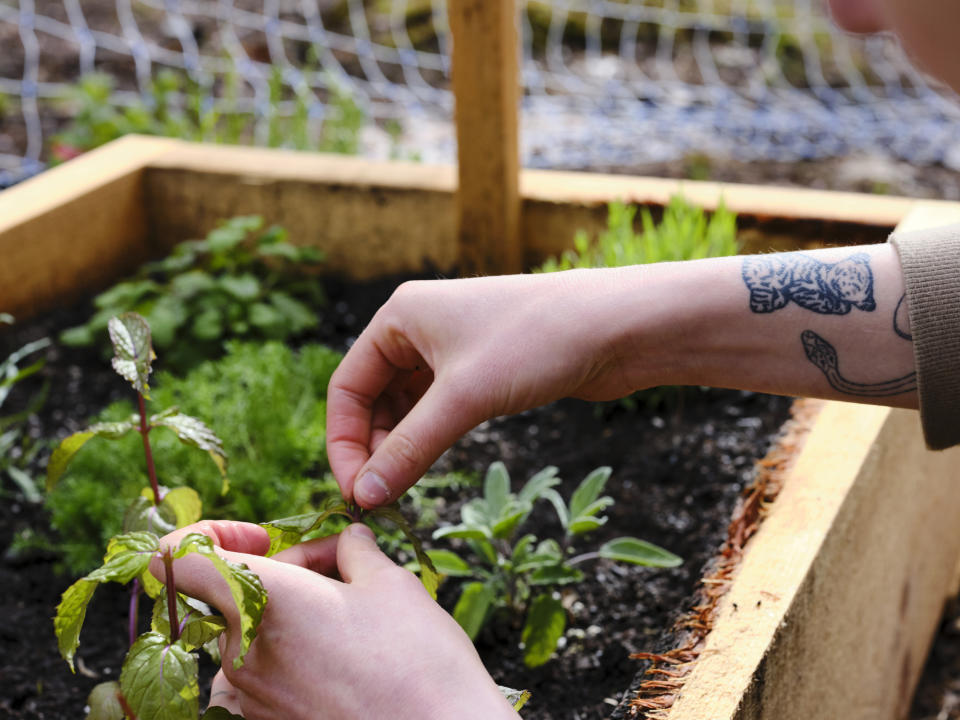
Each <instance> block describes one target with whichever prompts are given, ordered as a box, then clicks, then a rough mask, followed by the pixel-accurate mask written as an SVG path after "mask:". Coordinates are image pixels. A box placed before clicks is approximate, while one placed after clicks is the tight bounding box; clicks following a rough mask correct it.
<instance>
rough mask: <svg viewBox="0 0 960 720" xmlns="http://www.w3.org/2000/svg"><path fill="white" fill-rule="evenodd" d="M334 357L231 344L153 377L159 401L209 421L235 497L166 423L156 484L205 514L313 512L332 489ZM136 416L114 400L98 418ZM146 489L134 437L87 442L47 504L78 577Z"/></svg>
mask: <svg viewBox="0 0 960 720" xmlns="http://www.w3.org/2000/svg"><path fill="white" fill-rule="evenodd" d="M339 361H340V355H339V354H338V353H336V352H334V351H333V350H330V349H328V348H325V347H322V346H317V345H313V346H306V347H304V348H302V349H301V350H300V351H299V352H294V351H292V350H290V349H289V348H287V347H286V346H284V345H282V344H281V343H279V342H268V343H265V344H262V345H260V344H256V343H239V342H231V343H228V344H227V354H226V355H225V356H224V357H223V358H221V359H220V360H218V361H211V362H207V363H204V364H201V365H199V366H198V367H196V368H195V369H194V370H192V371H191V372H190V373H189V374H188V375H186V376H185V377H183V378H178V377H174V376H173V375H170V374H168V373H159V374H158V375H157V377H156V381H155V383H154V385H155V387H153V388H152V390H151V391H152V395H153V402H154V403H155V404H157V405H158V406H160V407H165V406H175V407H179V409H180V412H183V413H189V414H191V415H195V416H198V417H204V418H211V420H210V424H211V426H212V428H213V429H214V430H216V432H217V435H218V436H219V437H221V438H223V440H224V442H223V448H224V451H225V452H226V454H227V455H228V456H229V457H230V473H229V475H230V482H231V486H232V492H231V493H230V494H229V495H227V496H224V495H223V494H222V489H223V488H222V477H221V474H220V471H219V469H218V467H217V465H216V464H215V463H213V462H211V460H210V456H209V453H207V455H208V457H204V453H197V452H195V451H193V450H192V448H191V447H189V446H185V445H183V444H182V442H181V441H180V440H179V438H178V435H177V434H176V432H174V431H171V430H169V429H168V428H166V427H158V428H157V429H156V430H153V431H152V432H151V433H150V440H151V443H152V446H153V453H154V455H155V457H157V459H158V462H160V463H161V464H160V466H159V468H158V472H159V477H160V481H161V482H162V483H163V484H164V485H165V486H167V487H171V488H174V487H179V486H183V485H189V486H191V487H193V488H194V489H196V490H197V492H198V493H199V496H200V498H201V499H202V502H203V507H204V510H205V513H206V515H207V517H211V518H218V517H229V518H233V519H238V520H248V521H252V522H261V521H264V520H267V519H269V518H273V517H280V516H285V515H288V514H290V513H301V512H308V511H310V510H312V509H313V508H314V500H315V498H316V497H320V496H326V495H327V494H328V493H329V492H330V491H331V490H332V489H334V487H335V486H334V483H333V481H332V479H331V478H329V476H328V474H327V473H328V465H327V460H326V455H325V452H324V441H325V438H326V432H325V430H326V403H325V398H326V387H327V384H328V382H329V380H330V376H331V375H332V373H333V370H334V369H335V368H336V366H337V364H338V363H339ZM133 412H134V408H133V406H132V405H131V404H130V403H129V402H119V403H114V404H113V405H111V406H110V407H109V408H107V409H106V410H105V411H104V412H102V413H101V414H100V415H98V416H97V417H96V418H94V422H96V423H110V422H120V423H122V422H125V421H128V420H129V419H130V417H131V414H132V413H133ZM153 422H156V420H153ZM145 483H146V474H145V470H144V462H143V448H142V443H141V439H140V437H139V433H130V435H129V436H126V437H123V438H122V439H120V440H117V441H114V442H106V441H105V440H104V439H103V438H99V437H96V438H93V439H90V440H89V442H88V444H87V445H86V446H85V447H84V449H83V451H82V452H80V453H78V454H77V456H76V458H75V459H74V460H73V461H72V463H71V465H70V471H69V472H68V473H67V474H66V475H65V476H64V477H63V479H62V480H61V481H60V482H59V484H58V485H57V487H56V489H55V490H54V491H53V492H51V493H50V494H49V495H48V498H47V505H48V507H49V508H50V511H51V518H52V520H51V521H52V524H53V526H54V527H55V528H56V529H57V530H58V531H59V533H60V536H61V538H62V549H63V553H64V560H65V562H66V565H67V567H68V568H70V569H71V570H74V571H78V572H84V571H86V570H87V569H89V568H90V567H92V566H93V565H94V564H95V563H96V562H97V559H98V558H99V554H100V549H101V548H102V547H103V544H104V542H105V541H106V540H107V538H109V537H111V536H112V535H114V534H116V533H117V532H119V531H120V530H121V522H122V518H123V516H124V513H125V511H126V508H127V506H128V505H129V504H130V501H131V499H132V498H134V497H136V496H137V495H138V494H139V493H140V490H141V488H142V487H143V486H144V485H145Z"/></svg>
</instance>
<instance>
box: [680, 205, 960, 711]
mask: <svg viewBox="0 0 960 720" xmlns="http://www.w3.org/2000/svg"><path fill="white" fill-rule="evenodd" d="M955 219H960V205H953V206H952V207H948V206H947V205H946V204H944V203H934V204H932V205H927V204H926V203H923V204H918V205H917V206H916V207H914V208H913V209H912V210H911V211H910V212H909V213H908V214H907V216H906V217H905V218H904V220H903V222H902V223H901V228H902V229H919V228H923V227H932V226H935V225H940V224H944V223H946V222H951V221H954V220H955ZM958 485H960V448H954V449H952V450H949V451H946V452H941V453H933V452H930V451H928V450H926V448H925V445H924V442H923V437H922V433H921V430H920V422H919V417H918V416H917V413H915V412H912V411H907V410H890V409H887V408H882V407H873V406H866V405H851V404H845V403H827V404H826V405H825V407H824V410H823V411H822V413H821V415H820V417H819V418H818V420H817V423H816V425H815V427H814V429H813V431H812V433H811V435H810V437H809V439H808V440H807V442H806V444H805V446H804V447H803V450H802V452H801V454H800V456H799V457H798V459H797V462H796V465H795V467H794V469H793V471H792V472H791V473H790V475H789V478H788V481H787V483H786V485H785V487H784V489H783V491H782V493H781V495H780V497H779V498H778V499H777V500H776V502H775V503H774V505H773V509H772V512H771V514H770V516H769V517H768V519H767V520H766V521H765V522H764V524H763V525H762V527H761V529H760V531H759V532H758V534H757V535H756V537H755V538H754V539H753V541H752V542H751V544H750V545H749V546H748V549H747V552H746V554H745V556H744V559H743V562H742V564H741V566H740V569H739V571H738V573H737V575H736V577H735V579H734V583H733V585H732V587H731V590H730V592H729V593H728V595H727V596H726V597H725V598H724V600H723V602H722V605H721V607H720V611H719V614H718V619H717V621H716V624H715V626H714V629H713V631H712V632H711V634H710V636H709V638H708V640H707V645H706V648H705V650H704V652H703V654H702V656H701V658H700V659H699V661H698V662H697V664H696V666H695V667H694V670H693V671H692V673H691V675H690V678H689V680H688V682H687V683H686V685H685V686H684V688H683V691H682V693H681V694H680V696H679V698H678V699H677V701H676V702H675V704H674V706H673V708H672V710H671V712H670V714H669V718H670V720H704V718H709V719H710V720H809V718H824V719H828V720H832V719H833V718H844V719H845V720H898V719H899V718H902V717H904V715H905V713H906V712H907V710H908V709H909V705H910V700H911V697H912V695H913V690H914V688H915V686H916V682H917V680H918V678H919V674H920V672H921V670H922V667H923V663H924V660H925V658H926V655H927V652H928V649H929V645H930V641H931V638H932V636H933V633H934V631H935V629H936V626H937V623H938V620H939V617H940V614H941V611H942V609H943V604H944V601H945V599H946V597H947V596H948V595H949V594H951V593H952V592H953V591H954V589H955V582H956V567H957V560H958V558H960V525H958V523H957V521H956V518H957V517H958V516H960V493H958V492H957V487H958Z"/></svg>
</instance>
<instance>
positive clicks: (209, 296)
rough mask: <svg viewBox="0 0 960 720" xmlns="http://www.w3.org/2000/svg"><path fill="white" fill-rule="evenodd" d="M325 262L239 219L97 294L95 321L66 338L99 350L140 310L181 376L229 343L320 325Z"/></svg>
mask: <svg viewBox="0 0 960 720" xmlns="http://www.w3.org/2000/svg"><path fill="white" fill-rule="evenodd" d="M322 259H323V256H322V254H321V253H320V252H319V251H318V250H317V249H316V248H312V247H297V246H294V245H292V244H291V243H290V242H288V237H287V232H286V231H285V230H284V229H283V228H280V227H278V226H271V227H269V228H266V229H263V219H262V218H261V217H258V216H243V217H235V218H232V219H230V220H226V221H223V222H222V223H220V224H219V226H218V227H216V228H215V229H213V230H212V231H211V232H210V233H209V234H208V235H207V237H206V238H205V239H203V240H188V241H186V242H183V243H180V244H179V245H177V246H176V247H175V248H174V249H173V251H172V252H171V254H170V255H169V256H167V257H166V258H164V259H162V260H159V261H156V262H150V263H147V264H146V265H144V266H143V267H142V268H141V269H140V271H139V272H138V273H137V275H136V276H135V277H134V278H133V279H131V280H127V281H124V282H121V283H118V284H117V285H115V286H113V287H112V288H110V289H109V290H107V291H105V292H103V293H101V294H100V295H98V296H97V297H96V298H95V299H94V306H95V307H96V308H97V310H96V312H95V313H94V315H93V317H92V318H91V319H90V320H89V321H87V322H86V323H85V324H84V325H81V326H79V327H75V328H71V329H69V330H67V331H65V332H64V333H62V334H61V336H60V340H61V342H63V343H64V344H66V345H71V346H89V345H93V344H95V343H97V342H98V341H99V340H100V339H101V338H102V337H103V336H104V334H105V333H104V331H105V329H106V327H107V323H108V321H109V320H110V318H112V317H114V316H115V315H118V314H120V313H122V312H137V313H140V314H141V315H143V316H144V318H146V320H147V321H148V323H149V324H150V327H151V331H152V337H153V342H154V343H155V344H156V346H157V347H158V348H160V349H162V350H165V351H166V354H165V356H164V360H165V362H166V363H167V365H168V367H173V368H178V369H181V370H183V369H186V368H189V367H192V366H193V365H195V364H196V363H197V362H199V361H200V360H203V359H205V358H210V357H215V356H218V355H219V354H221V352H222V348H223V343H224V341H225V340H228V339H231V338H249V339H255V340H285V339H287V338H290V337H295V336H297V335H300V334H302V333H303V332H305V331H306V330H308V329H310V328H312V327H315V326H316V325H317V324H318V322H319V319H318V317H317V314H316V312H315V310H314V308H316V307H320V306H322V305H324V304H325V302H326V299H325V296H324V293H323V288H322V286H321V285H320V283H319V282H318V281H317V279H316V277H314V276H313V275H312V274H311V273H310V270H311V269H312V268H315V267H316V266H317V265H318V263H320V262H321V261H322ZM187 337H188V338H189V339H190V341H189V342H185V341H184V340H185V339H186V338H187Z"/></svg>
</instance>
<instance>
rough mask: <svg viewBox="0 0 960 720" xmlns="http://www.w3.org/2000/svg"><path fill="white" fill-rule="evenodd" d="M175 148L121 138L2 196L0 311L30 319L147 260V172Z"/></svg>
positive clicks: (153, 141) (156, 141)
mask: <svg viewBox="0 0 960 720" xmlns="http://www.w3.org/2000/svg"><path fill="white" fill-rule="evenodd" d="M176 144H177V143H176V141H166V140H160V139H145V138H126V139H123V140H118V141H117V142H115V143H111V144H110V145H108V146H105V147H103V148H100V149H99V150H95V151H93V152H91V153H87V154H86V155H83V156H82V157H80V158H77V159H76V160H73V161H71V162H69V163H66V164H64V165H61V166H59V167H56V168H54V169H52V170H48V171H46V172H44V173H43V174H42V175H40V176H38V177H36V178H33V179H31V180H27V181H26V182H24V183H21V184H20V185H17V186H15V187H13V188H10V189H8V190H5V191H3V192H2V193H0V257H2V258H3V262H2V263H0V311H2V312H8V313H10V314H12V315H14V316H15V317H17V318H20V319H25V318H27V317H30V316H32V315H35V314H36V313H38V312H41V311H43V310H48V309H50V308H52V307H55V306H56V305H58V304H62V303H67V302H71V301H73V300H76V299H78V298H79V297H81V296H83V295H85V294H87V293H89V292H91V291H93V290H96V289H99V288H101V287H103V286H104V285H106V284H107V283H109V282H111V281H113V280H115V279H116V278H117V277H118V276H120V275H121V274H122V273H124V272H126V271H129V270H130V269H132V268H134V267H136V265H137V264H139V263H140V262H142V261H143V260H144V259H146V258H147V257H148V256H149V255H150V254H151V253H152V248H151V247H150V244H149V240H148V233H147V220H146V214H145V212H144V197H143V182H142V180H143V172H144V168H145V167H146V165H147V164H148V163H149V162H150V161H152V160H154V159H156V158H158V157H161V156H162V155H164V154H165V153H167V152H169V151H170V150H171V149H172V148H173V147H175V146H176Z"/></svg>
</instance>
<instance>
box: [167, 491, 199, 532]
mask: <svg viewBox="0 0 960 720" xmlns="http://www.w3.org/2000/svg"><path fill="white" fill-rule="evenodd" d="M160 509H161V510H164V509H166V510H169V511H170V512H172V513H173V516H174V518H175V522H176V525H177V527H178V528H182V527H186V526H187V525H192V524H193V523H195V522H197V521H198V520H199V519H200V518H201V516H202V515H203V501H202V500H201V499H200V495H199V494H197V491H196V490H194V489H193V488H190V487H176V488H174V489H173V490H170V491H169V492H168V493H167V494H166V495H164V496H163V500H162V501H161V502H160Z"/></svg>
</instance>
